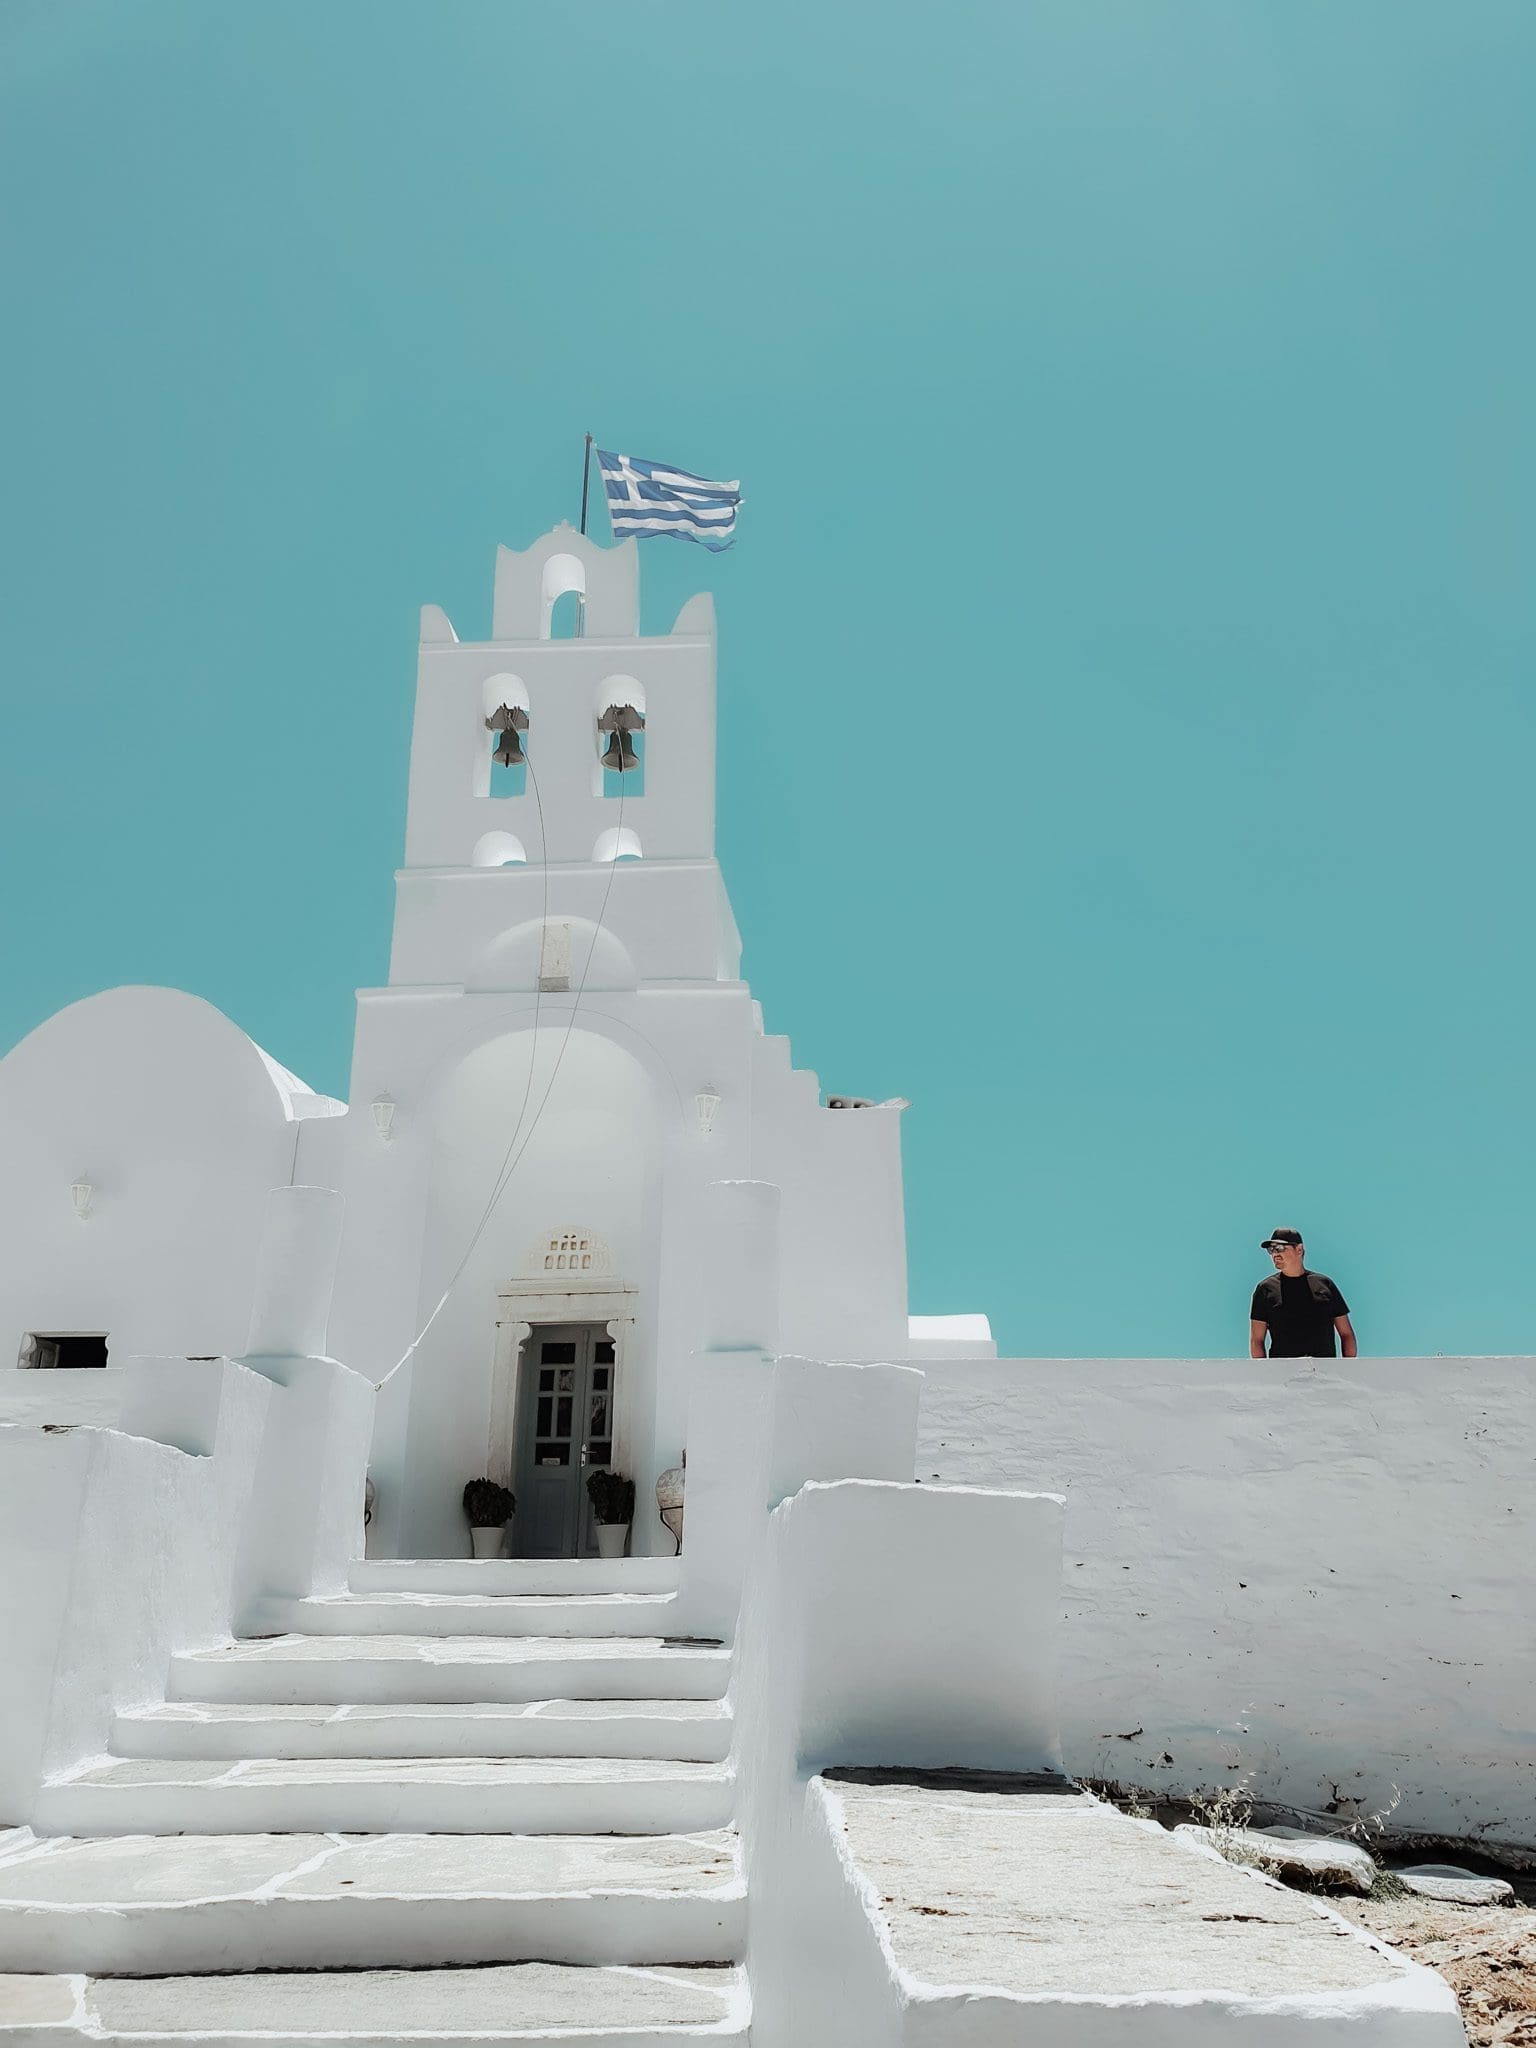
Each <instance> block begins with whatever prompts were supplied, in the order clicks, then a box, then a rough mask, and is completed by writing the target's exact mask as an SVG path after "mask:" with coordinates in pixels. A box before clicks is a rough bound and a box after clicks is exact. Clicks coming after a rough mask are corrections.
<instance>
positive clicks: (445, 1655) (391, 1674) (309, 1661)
mask: <svg viewBox="0 0 1536 2048" xmlns="http://www.w3.org/2000/svg"><path fill="white" fill-rule="evenodd" d="M730 1668H731V1658H730V1652H729V1651H728V1650H719V1649H697V1648H693V1647H688V1646H679V1647H677V1648H675V1649H669V1648H668V1647H667V1646H666V1645H665V1644H664V1643H663V1642H662V1641H661V1640H660V1639H659V1638H657V1637H646V1636H635V1637H596V1638H593V1639H591V1640H585V1641H584V1640H581V1639H571V1638H567V1637H538V1636H534V1637H497V1636H296V1635H285V1636H273V1637H267V1638H261V1639H250V1640H246V1641H242V1642H238V1643H230V1644H228V1645H226V1646H225V1647H224V1648H222V1649H217V1650H186V1651H182V1652H180V1653H179V1654H178V1655H176V1656H174V1657H172V1659H171V1679H170V1696H171V1698H172V1699H177V1700H243V1701H245V1702H247V1703H256V1702H260V1703H263V1704H267V1703H272V1702H282V1701H288V1702H292V1703H294V1704H305V1705H330V1706H347V1705H378V1704H381V1703H385V1702H390V1703H394V1704H397V1705H401V1704H412V1705H414V1704H417V1703H419V1702H422V1701H438V1702H448V1703H451V1704H453V1705H465V1704H468V1703H472V1702H482V1701H483V1702H496V1703H500V1704H502V1705H505V1704H508V1703H517V1704H519V1705H527V1704H529V1703H531V1702H532V1701H534V1700H544V1699H550V1698H555V1697H559V1698H562V1699H588V1700H594V1699H625V1700H638V1699H657V1700H660V1699H718V1698H719V1697H720V1695H721V1694H722V1693H723V1692H724V1691H725V1688H726V1684H727V1681H728V1679H729V1677H730Z"/></svg>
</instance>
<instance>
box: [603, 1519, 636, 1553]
mask: <svg viewBox="0 0 1536 2048" xmlns="http://www.w3.org/2000/svg"><path fill="white" fill-rule="evenodd" d="M628 1541H629V1524H628V1522H599V1523H598V1525H597V1554H598V1556H599V1557H622V1556H623V1555H624V1545H625V1544H626V1543H627V1542H628Z"/></svg>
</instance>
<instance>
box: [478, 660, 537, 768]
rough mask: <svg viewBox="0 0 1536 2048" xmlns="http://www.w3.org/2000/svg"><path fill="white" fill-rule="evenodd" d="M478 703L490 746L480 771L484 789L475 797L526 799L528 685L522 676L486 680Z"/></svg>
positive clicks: (497, 676) (491, 677) (493, 677)
mask: <svg viewBox="0 0 1536 2048" xmlns="http://www.w3.org/2000/svg"><path fill="white" fill-rule="evenodd" d="M480 701H481V705H482V708H483V715H484V722H485V729H486V732H487V733H488V734H489V735H490V743H489V747H488V750H487V751H488V755H489V758H488V760H486V761H485V763H484V767H483V770H482V772H483V773H484V775H485V786H484V788H483V789H480V790H479V791H477V794H478V795H481V796H494V797H508V796H525V795H526V794H527V790H528V751H527V747H526V745H525V743H524V736H525V734H526V733H527V732H528V730H529V727H530V715H529V703H528V689H527V685H526V684H525V683H524V682H523V680H522V678H521V676H514V675H504V674H503V675H494V676H487V677H486V679H485V682H484V683H483V684H482V686H481V691H480Z"/></svg>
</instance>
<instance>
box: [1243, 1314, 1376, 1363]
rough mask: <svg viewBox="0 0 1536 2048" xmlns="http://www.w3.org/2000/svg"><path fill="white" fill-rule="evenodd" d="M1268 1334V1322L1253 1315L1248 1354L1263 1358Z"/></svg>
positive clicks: (1250, 1322)
mask: <svg viewBox="0 0 1536 2048" xmlns="http://www.w3.org/2000/svg"><path fill="white" fill-rule="evenodd" d="M1342 1320H1343V1321H1344V1322H1346V1323H1347V1322H1348V1321H1349V1317H1348V1316H1345V1317H1343V1318H1342ZM1268 1335H1269V1325H1268V1323H1261V1322H1260V1321H1259V1319H1258V1317H1257V1316H1253V1317H1251V1318H1250V1320H1249V1323H1248V1356H1249V1357H1250V1358H1262V1357H1263V1356H1264V1339H1265V1338H1266V1337H1267V1336H1268ZM1350 1342H1351V1343H1353V1342H1354V1339H1353V1338H1351V1339H1350ZM1345 1356H1346V1357H1349V1356H1350V1354H1349V1353H1348V1352H1346V1353H1345Z"/></svg>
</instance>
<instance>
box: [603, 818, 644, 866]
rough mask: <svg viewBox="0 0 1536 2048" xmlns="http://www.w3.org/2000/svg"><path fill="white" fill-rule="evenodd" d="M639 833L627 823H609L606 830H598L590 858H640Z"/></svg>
mask: <svg viewBox="0 0 1536 2048" xmlns="http://www.w3.org/2000/svg"><path fill="white" fill-rule="evenodd" d="M642 857H643V856H642V854H641V850H640V834H639V833H638V832H635V831H633V830H631V828H630V827H629V826H628V825H610V826H609V828H608V830H607V831H606V832H599V833H598V835H597V844H596V845H595V846H594V847H593V849H592V858H593V859H594V860H597V861H605V860H640V859H641V858H642Z"/></svg>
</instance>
